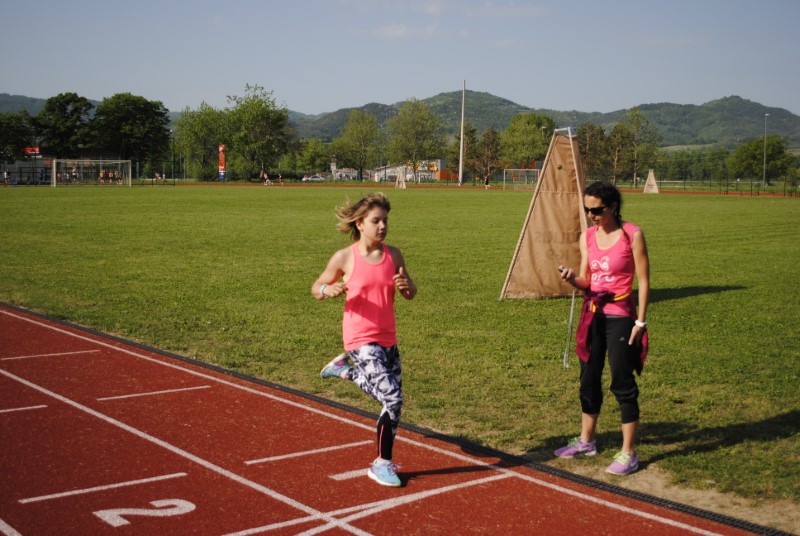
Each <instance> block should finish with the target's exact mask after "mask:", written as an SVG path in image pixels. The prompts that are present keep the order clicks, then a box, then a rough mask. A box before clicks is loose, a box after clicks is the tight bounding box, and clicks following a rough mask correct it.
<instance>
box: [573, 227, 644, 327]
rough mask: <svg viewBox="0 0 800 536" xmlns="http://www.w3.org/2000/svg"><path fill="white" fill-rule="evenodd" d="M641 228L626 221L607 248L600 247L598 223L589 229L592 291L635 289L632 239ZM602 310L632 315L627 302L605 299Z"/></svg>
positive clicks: (587, 244) (616, 291)
mask: <svg viewBox="0 0 800 536" xmlns="http://www.w3.org/2000/svg"><path fill="white" fill-rule="evenodd" d="M639 229H640V228H639V227H637V226H636V225H634V224H632V223H629V222H625V223H623V226H622V233H621V234H620V237H619V239H618V240H617V241H616V242H615V243H614V245H613V246H611V247H610V248H608V249H600V248H599V247H597V239H596V238H597V237H596V235H597V227H589V228H588V229H586V246H587V249H588V253H589V275H590V276H591V286H590V288H591V290H592V292H603V291H606V292H610V293H613V294H617V295H620V294H629V293H630V292H632V291H633V275H634V272H635V271H636V263H635V262H634V260H633V250H632V248H631V243H632V241H633V234H634V233H635V232H636V231H638V230H639ZM603 312H604V313H605V314H607V315H616V316H630V314H631V313H630V311H629V307H626V305H625V304H624V303H614V302H610V303H606V304H605V305H604V307H603Z"/></svg>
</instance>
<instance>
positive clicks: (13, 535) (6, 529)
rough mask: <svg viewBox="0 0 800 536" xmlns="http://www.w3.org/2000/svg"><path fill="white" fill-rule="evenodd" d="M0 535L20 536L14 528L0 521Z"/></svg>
mask: <svg viewBox="0 0 800 536" xmlns="http://www.w3.org/2000/svg"><path fill="white" fill-rule="evenodd" d="M0 534H2V535H3V536H22V534H20V533H19V532H17V530H16V529H14V527H12V526H11V525H9V524H8V523H6V522H5V521H3V520H2V519H0Z"/></svg>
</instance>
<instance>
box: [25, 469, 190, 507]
mask: <svg viewBox="0 0 800 536" xmlns="http://www.w3.org/2000/svg"><path fill="white" fill-rule="evenodd" d="M182 476H186V473H172V474H171V475H161V476H154V477H151V478H142V479H139V480H129V481H127V482H117V483H116V484H106V485H105V486H96V487H93V488H86V489H76V490H72V491H65V492H63V493H53V494H52V495H42V496H40V497H31V498H29V499H20V500H19V502H20V504H28V503H32V502H39V501H49V500H50V499H60V498H62V497H70V496H72V495H83V494H84V493H94V492H95V491H105V490H109V489H115V488H124V487H127V486H138V485H139V484H148V483H150V482H160V481H162V480H169V479H171V478H179V477H182Z"/></svg>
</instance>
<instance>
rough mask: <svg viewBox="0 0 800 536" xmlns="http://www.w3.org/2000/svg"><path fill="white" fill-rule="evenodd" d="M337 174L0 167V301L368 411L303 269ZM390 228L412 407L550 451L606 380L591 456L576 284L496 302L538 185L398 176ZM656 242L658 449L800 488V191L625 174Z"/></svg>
mask: <svg viewBox="0 0 800 536" xmlns="http://www.w3.org/2000/svg"><path fill="white" fill-rule="evenodd" d="M371 190H372V188H370V186H369V185H365V186H363V187H362V188H358V187H357V188H344V187H302V188H297V187H294V188H293V187H286V188H263V187H252V188H247V187H214V186H208V187H177V188H130V189H128V188H90V187H85V188H83V187H82V188H59V189H51V188H1V189H0V259H2V263H1V264H0V300H3V301H6V302H9V303H12V304H17V305H21V306H25V307H28V308H31V309H34V310H37V311H43V312H46V313H48V314H50V315H53V316H55V317H57V318H62V319H67V320H70V321H73V322H77V323H79V324H83V325H87V326H91V327H93V328H96V329H99V330H103V331H108V332H112V333H116V334H120V335H122V336H125V337H128V338H131V339H135V340H137V341H141V342H143V343H146V344H149V345H154V346H157V347H160V348H164V349H166V350H170V351H173V352H177V353H180V354H183V355H186V356H190V357H193V358H197V359H200V360H203V361H208V362H212V363H217V364H220V365H222V366H224V367H228V368H231V369H235V370H237V371H240V372H244V373H247V374H252V375H255V376H258V377H262V378H266V379H268V380H271V381H275V382H279V383H282V384H285V385H290V386H292V387H296V388H298V389H301V390H304V391H306V392H309V393H314V394H318V395H322V396H325V397H330V398H335V399H338V400H341V401H343V402H345V403H348V404H351V405H354V406H357V407H361V408H364V409H368V410H372V411H376V410H377V408H376V406H375V405H374V403H373V402H371V401H370V400H368V399H366V397H364V396H363V395H362V393H361V392H360V391H358V390H357V389H354V388H353V387H352V386H351V385H348V384H345V383H344V382H325V381H323V380H320V379H319V378H318V377H317V373H318V371H319V368H320V367H321V366H322V364H323V363H324V362H325V361H326V360H327V359H329V357H330V356H332V355H334V354H335V353H337V352H338V351H339V349H340V347H341V340H340V325H341V308H342V303H341V301H336V300H327V301H325V302H321V303H320V302H317V301H315V300H314V299H312V297H311V296H310V294H309V289H310V286H311V283H312V282H313V281H314V279H315V278H316V277H317V275H318V274H319V273H320V272H321V271H322V269H323V267H324V266H325V263H326V262H327V260H328V258H329V257H330V255H331V254H332V253H333V251H334V250H336V249H338V248H340V247H344V245H346V244H347V243H348V242H347V238H346V237H344V236H342V235H340V234H338V233H337V232H336V231H335V229H334V225H335V223H336V220H335V218H334V215H333V207H334V206H335V205H336V204H339V203H341V202H342V201H343V199H344V198H345V196H349V197H351V198H356V197H358V196H360V195H361V194H363V193H366V192H368V191H371ZM386 192H387V194H388V195H389V197H390V199H391V201H392V207H393V210H392V213H391V216H390V222H391V228H390V229H391V230H390V235H389V242H390V243H392V244H394V245H397V246H398V247H400V248H401V249H402V250H403V252H404V255H405V257H406V261H407V263H408V266H409V270H410V272H411V274H412V276H413V277H414V279H415V281H416V283H417V285H418V286H419V289H420V292H419V295H418V296H417V298H416V299H415V300H414V301H412V302H406V301H405V300H398V304H397V311H398V331H399V340H400V349H401V352H402V354H403V359H404V369H405V378H406V382H405V390H406V400H407V402H406V406H405V410H404V420H406V421H408V422H413V423H416V424H419V425H421V426H425V427H428V428H431V429H434V430H437V431H441V432H445V433H448V434H452V435H456V436H461V437H465V438H468V439H470V440H472V441H475V442H478V443H481V444H485V445H488V446H491V447H494V448H499V449H502V450H505V451H508V452H512V453H515V454H524V455H526V456H528V457H529V458H530V459H533V460H538V461H544V462H546V463H550V464H553V465H556V466H559V467H564V468H575V467H582V468H588V469H591V468H592V467H595V466H596V467H602V466H604V465H605V464H607V463H609V461H610V451H612V450H615V449H616V448H618V445H619V441H620V436H619V431H618V410H617V407H616V403H615V402H614V400H613V397H611V396H610V394H609V396H608V397H607V404H606V407H605V408H604V410H603V412H602V415H601V418H600V424H599V442H600V446H601V448H602V449H603V452H602V453H601V455H600V456H597V457H595V458H594V459H588V458H587V459H585V460H574V461H571V462H564V461H561V460H553V459H552V454H551V453H552V450H553V449H554V448H555V447H556V446H558V445H560V444H561V443H562V442H563V441H565V440H566V439H567V438H568V437H571V436H572V435H575V433H576V432H577V430H578V422H579V412H580V409H579V405H578V402H577V371H578V367H577V358H576V357H574V355H573V356H572V366H571V367H570V368H569V369H567V370H565V369H564V368H563V367H562V365H561V355H562V352H563V349H564V340H565V335H566V321H567V316H568V313H569V300H566V299H556V300H543V301H514V300H505V301H498V299H497V298H498V296H499V293H500V289H501V287H502V284H503V281H504V279H505V276H506V273H507V270H508V266H509V263H510V260H511V255H512V253H513V250H514V247H515V245H516V241H517V238H518V236H519V231H520V228H521V226H522V222H523V219H524V217H525V214H526V211H527V208H528V204H529V201H530V198H531V192H529V191H528V192H515V191H500V190H490V191H488V192H487V191H484V190H482V189H472V188H464V189H458V188H448V189H425V188H416V189H415V188H411V189H408V190H394V189H388V190H386ZM623 214H624V216H625V217H626V218H627V219H629V220H631V221H633V222H635V223H637V224H639V225H641V226H642V227H643V228H644V230H645V234H646V237H647V241H648V246H649V250H650V256H651V263H652V286H653V296H652V297H653V300H652V305H651V309H650V314H649V319H648V320H649V321H650V333H651V337H652V349H651V354H650V358H649V360H648V363H647V365H646V366H645V370H644V373H643V375H642V377H641V378H640V387H641V391H642V396H641V405H642V435H641V442H640V445H639V447H638V450H639V453H640V457H641V458H642V460H643V462H644V463H646V464H650V463H656V464H658V466H659V467H661V468H662V469H664V470H665V471H667V472H668V473H669V474H670V475H671V476H672V478H673V480H674V481H676V482H679V483H683V484H685V485H688V486H692V487H699V488H715V489H718V490H720V491H730V492H735V493H737V494H739V495H741V496H744V497H749V498H753V499H762V498H765V499H788V500H791V501H794V502H800V434H799V433H798V431H799V430H800V389H798V387H800V352H799V351H798V348H800V328H798V320H799V319H800V318H799V317H800V315H798V313H800V306H799V305H798V304H799V303H800V290H799V287H798V285H797V279H798V275H797V274H798V272H797V269H798V265H800V263H798V261H800V248H798V246H797V238H796V230H797V228H798V224H800V201H798V200H797V199H790V198H766V197H738V196H716V195H702V196H685V195H666V194H665V195H650V196H646V195H641V194H626V195H625V206H624V210H623Z"/></svg>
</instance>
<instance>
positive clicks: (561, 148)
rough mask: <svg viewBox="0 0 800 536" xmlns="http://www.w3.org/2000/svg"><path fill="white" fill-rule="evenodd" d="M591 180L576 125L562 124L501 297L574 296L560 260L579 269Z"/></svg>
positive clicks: (547, 160)
mask: <svg viewBox="0 0 800 536" xmlns="http://www.w3.org/2000/svg"><path fill="white" fill-rule="evenodd" d="M585 186H586V183H585V179H584V176H583V167H582V165H581V160H580V151H579V150H578V138H577V136H573V135H572V131H571V129H568V128H567V129H557V130H556V131H555V132H554V133H553V138H552V139H551V140H550V147H549V148H548V149H547V156H546V157H545V160H544V164H543V165H542V171H541V173H540V174H539V182H538V183H537V185H536V190H535V191H534V194H533V199H532V200H531V205H530V208H529V209H528V215H527V217H526V218H525V223H524V224H523V226H522V232H521V233H520V236H519V241H518V242H517V248H516V250H515V251H514V256H513V258H512V259H511V266H510V267H509V269H508V275H507V276H506V280H505V283H504V284H503V289H502V291H501V293H500V299H505V298H511V299H540V298H552V297H559V296H570V295H571V294H572V291H573V288H572V287H571V286H570V285H568V284H566V283H564V282H563V281H562V280H561V276H560V274H559V273H558V265H559V264H563V265H565V266H570V267H573V268H574V269H576V270H577V269H578V266H579V264H580V260H581V256H580V248H579V245H578V238H579V237H580V234H581V232H582V231H583V230H584V229H586V216H585V215H584V213H583V191H584V189H585Z"/></svg>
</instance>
